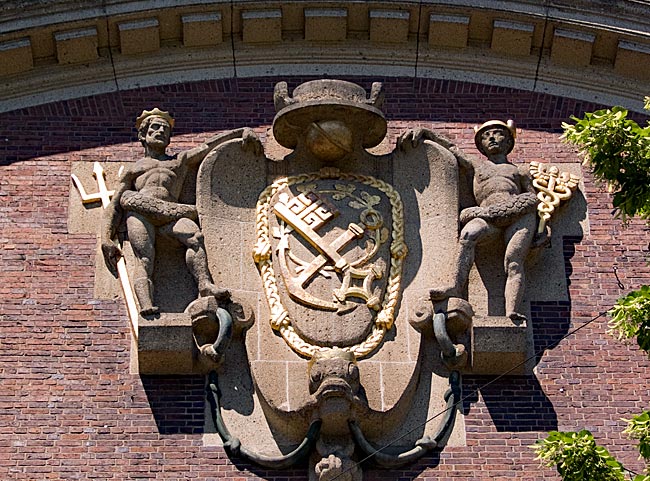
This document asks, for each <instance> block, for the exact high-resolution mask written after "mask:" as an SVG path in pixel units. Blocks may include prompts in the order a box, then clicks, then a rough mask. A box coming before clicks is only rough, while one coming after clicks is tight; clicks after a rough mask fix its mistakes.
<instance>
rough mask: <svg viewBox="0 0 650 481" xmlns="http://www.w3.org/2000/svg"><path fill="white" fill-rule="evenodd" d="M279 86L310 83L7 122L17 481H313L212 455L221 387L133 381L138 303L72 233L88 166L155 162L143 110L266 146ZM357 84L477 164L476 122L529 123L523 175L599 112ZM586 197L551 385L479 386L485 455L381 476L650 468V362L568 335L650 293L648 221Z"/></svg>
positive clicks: (472, 383) (542, 309)
mask: <svg viewBox="0 0 650 481" xmlns="http://www.w3.org/2000/svg"><path fill="white" fill-rule="evenodd" d="M278 80H288V81H289V85H290V88H293V87H295V86H296V85H298V84H299V83H300V82H302V81H304V80H306V79H303V78H291V79H274V78H257V79H245V80H224V81H211V82H198V83H188V84H182V85H174V86H164V87H155V88H146V89H140V90H132V91H127V92H120V93H117V94H110V95H99V96H94V97H89V98H83V99H77V100H71V101H65V102H57V103H53V104H49V105H44V106H39V107H33V108H28V109H24V110H20V111H15V112H9V113H5V114H2V115H0V386H1V387H0V389H1V391H0V479H8V480H14V479H15V480H41V479H81V480H86V479H99V480H103V479H111V480H124V479H167V480H176V479H179V480H180V479H183V480H186V479H201V480H204V479H219V480H221V481H235V480H242V479H257V478H264V479H273V480H278V481H279V480H289V479H292V480H293V479H296V480H297V479H306V469H305V468H304V467H302V468H298V469H296V470H293V471H289V472H269V471H266V470H263V469H259V468H257V467H252V466H248V465H246V464H244V463H242V462H240V461H239V460H235V462H234V464H233V462H231V461H229V460H228V459H227V457H226V456H225V454H224V452H223V450H222V449H220V448H216V447H203V446H202V440H201V433H202V431H203V425H204V419H203V416H204V414H203V413H204V393H203V383H204V380H203V378H201V377H191V376H187V377H175V376H165V377H156V376H142V377H141V376H138V375H131V374H129V349H130V338H129V336H130V334H129V327H128V322H127V318H126V313H125V309H124V306H123V304H122V302H121V300H119V299H118V300H114V301H106V300H97V299H94V298H93V276H94V267H93V263H94V259H95V257H94V255H95V238H94V236H93V235H80V234H75V235H73V234H69V233H68V230H67V217H68V212H67V210H68V196H69V193H70V188H71V187H70V179H69V174H70V165H71V162H73V161H79V160H83V161H88V162H91V161H94V160H113V161H125V160H129V159H132V158H134V157H135V156H136V155H140V146H139V144H138V143H137V142H136V138H135V131H134V128H133V122H134V118H135V117H136V115H137V114H139V112H140V111H141V110H142V109H143V108H151V107H153V106H159V107H160V108H162V109H166V110H170V111H171V112H173V114H174V115H175V117H176V122H177V124H176V125H177V128H176V131H175V135H176V141H175V143H174V142H173V143H172V147H171V148H172V150H174V149H180V148H183V147H187V146H189V145H194V144H196V142H198V141H199V140H200V139H203V138H205V137H206V136H207V135H208V134H210V133H213V132H216V131H220V130H227V129H230V128H235V127H240V126H245V125H248V126H252V127H259V128H258V132H259V133H260V134H264V132H265V130H266V127H268V126H269V125H270V124H271V122H272V119H273V116H274V114H275V112H274V109H273V102H272V92H273V86H274V84H275V82H276V81H278ZM350 80H353V81H356V82H358V83H361V84H362V85H364V86H365V87H366V88H369V87H370V83H371V82H372V81H376V80H383V81H384V83H385V90H386V99H387V100H386V105H385V112H386V114H387V117H388V118H389V120H390V122H391V124H390V125H391V130H390V133H391V135H392V136H393V138H394V137H395V136H396V135H397V134H398V133H399V131H400V130H401V129H403V128H404V127H405V126H407V125H422V126H428V127H432V128H436V129H441V130H444V132H445V133H446V134H447V135H448V136H450V137H451V138H452V139H453V140H455V141H456V142H457V143H458V144H459V146H460V147H461V148H463V149H466V150H468V151H471V150H473V149H474V146H473V141H472V130H471V126H472V125H473V124H475V123H480V122H482V121H484V120H487V119H489V118H500V119H506V118H513V119H515V120H516V122H517V124H518V127H520V128H521V129H523V131H522V133H521V134H520V137H519V142H518V144H517V147H516V148H515V151H514V152H513V154H512V156H511V157H512V158H513V159H516V160H517V161H522V162H529V161H531V160H546V161H552V162H555V163H562V162H575V161H576V155H575V154H574V152H573V150H572V149H571V148H570V147H568V146H566V145H563V144H560V143H559V141H558V138H557V137H558V133H559V129H560V124H561V122H562V121H563V120H566V119H567V118H568V117H569V116H570V115H572V114H580V113H581V112H582V111H585V110H593V109H596V108H598V106H597V105H595V104H588V103H585V102H580V101H575V100H571V99H565V98H559V97H554V96H549V95H544V94H537V93H529V92H523V91H517V90H513V89H507V88H497V87H491V86H483V85H476V84H471V83H462V82H450V81H433V80H413V79H394V78H387V79H377V78H352V79H350ZM584 194H585V196H586V198H587V201H588V205H589V211H588V219H589V224H590V231H589V232H588V233H586V234H585V235H584V237H583V238H565V239H564V240H563V242H564V251H565V261H566V262H565V264H566V271H567V276H568V279H569V283H570V284H569V301H568V302H567V301H566V300H558V301H557V302H544V303H541V302H533V305H532V310H533V324H534V336H535V343H536V348H537V349H541V350H542V352H541V354H540V357H539V363H538V365H537V368H536V372H535V375H532V376H518V377H509V378H506V379H498V380H496V381H495V380H494V378H492V377H485V376H466V377H465V378H464V384H463V389H464V395H466V396H467V399H466V400H465V402H464V405H463V410H464V412H465V414H466V431H467V446H466V447H453V448H451V447H450V448H446V449H444V450H443V451H442V453H435V454H432V455H430V456H428V457H426V458H424V459H423V460H421V461H420V462H419V463H417V464H415V465H413V466H410V467H407V468H406V469H403V470H399V471H392V472H391V471H383V470H372V469H370V470H368V471H366V473H367V479H368V480H383V479H386V480H391V481H394V480H395V479H399V480H400V481H402V480H404V481H406V480H412V479H416V478H417V479H423V480H424V479H454V480H475V479H488V478H492V479H506V478H507V479H517V480H531V481H532V480H539V479H557V477H556V476H555V474H554V472H553V470H551V469H543V468H540V467H539V464H538V462H536V461H534V460H533V454H532V451H531V450H530V449H529V448H528V447H527V446H529V445H530V444H532V443H533V442H534V441H535V440H536V439H538V438H539V437H540V436H542V435H543V434H542V432H543V431H547V430H551V429H563V430H574V429H580V428H583V427H585V428H588V429H590V430H592V431H593V432H594V434H595V435H596V437H597V438H598V439H599V440H600V441H601V442H602V443H603V444H604V445H606V446H607V447H608V448H609V449H610V450H611V451H612V452H613V453H614V454H615V455H616V456H618V457H619V459H621V460H622V461H623V462H624V463H625V464H626V466H628V467H629V468H631V469H634V470H635V471H637V472H640V470H641V469H642V464H640V463H639V462H638V461H637V459H636V458H637V455H636V453H635V451H634V449H633V445H632V443H630V442H629V441H628V440H626V439H625V438H624V437H622V436H621V434H620V432H621V430H622V429H623V425H624V423H623V422H622V421H621V420H620V419H621V418H622V417H629V416H630V415H631V414H633V413H636V412H639V411H641V410H642V409H644V408H647V403H648V400H650V392H649V389H648V388H649V384H648V381H647V380H648V367H649V366H650V363H649V362H648V360H647V358H646V357H645V356H644V355H642V354H641V353H640V352H638V350H637V349H635V347H634V346H633V345H632V346H626V345H624V344H622V343H620V342H617V341H615V340H613V339H611V338H610V337H608V336H607V335H606V334H605V330H606V320H605V319H604V318H601V319H599V320H597V321H595V322H593V323H591V324H589V325H588V326H587V327H585V328H584V329H581V330H580V331H578V333H576V334H574V335H572V336H570V337H568V338H566V339H564V340H561V339H562V337H563V336H564V335H565V334H566V333H567V332H569V331H570V330H573V329H575V328H578V327H580V326H582V325H584V324H585V323H586V322H587V321H589V320H590V319H592V318H593V317H594V316H596V315H597V314H598V313H599V312H601V311H603V310H606V309H607V308H609V307H610V306H611V305H612V303H613V302H614V301H615V299H616V298H617V297H618V296H620V295H621V294H622V293H624V292H625V290H627V289H632V288H635V287H637V286H639V285H640V284H642V283H650V268H649V267H648V265H647V264H646V261H647V259H648V257H649V255H648V241H649V240H650V234H649V232H648V228H647V227H646V226H644V225H643V224H642V223H640V222H636V221H634V222H632V223H630V225H629V227H627V228H626V229H624V228H623V227H622V226H621V224H620V222H619V221H617V220H615V219H613V218H612V216H611V214H610V210H611V207H610V206H611V204H610V198H609V196H608V195H607V194H606V193H604V192H603V190H602V189H601V188H600V187H599V186H597V185H595V184H594V183H593V181H592V179H591V178H590V177H589V176H587V178H586V181H585V192H584ZM556 241H557V242H560V240H556ZM614 265H616V266H617V268H618V276H619V278H620V280H621V282H622V283H623V285H624V286H625V289H621V288H619V286H618V284H617V280H616V277H615V275H614V272H613V266H614ZM558 341H559V345H557V346H556V347H555V344H556V343H557V342H558ZM434 422H435V421H434Z"/></svg>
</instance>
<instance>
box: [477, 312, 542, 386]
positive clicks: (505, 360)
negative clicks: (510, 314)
mask: <svg viewBox="0 0 650 481" xmlns="http://www.w3.org/2000/svg"><path fill="white" fill-rule="evenodd" d="M527 331H528V328H527V326H526V323H522V324H520V325H515V324H514V323H513V322H512V321H511V320H510V319H509V318H507V317H502V316H489V317H481V316H475V317H474V319H473V321H472V361H471V362H472V369H471V372H472V374H494V375H500V374H508V375H519V374H524V373H526V363H525V361H526V358H527V357H528V352H529V351H530V350H531V349H529V341H528V332H527Z"/></svg>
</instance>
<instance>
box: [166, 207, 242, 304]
mask: <svg viewBox="0 0 650 481" xmlns="http://www.w3.org/2000/svg"><path fill="white" fill-rule="evenodd" d="M171 234H172V235H173V236H174V237H175V238H176V239H178V240H179V241H180V242H181V244H183V245H184V246H185V247H186V248H187V250H186V251H185V262H186V263H187V267H188V269H189V270H190V273H191V274H192V276H194V280H195V281H196V284H197V285H198V288H199V297H207V296H215V297H216V298H217V299H220V300H225V299H227V298H228V297H229V295H230V294H229V293H228V291H227V290H226V289H219V288H217V287H216V286H215V285H214V284H213V283H212V277H211V276H210V271H209V269H208V257H207V255H206V253H205V246H204V245H203V234H202V233H201V230H200V229H199V226H198V225H196V223H195V222H194V221H193V220H190V219H186V218H183V219H179V220H178V221H176V222H175V223H174V224H173V225H172V226H171Z"/></svg>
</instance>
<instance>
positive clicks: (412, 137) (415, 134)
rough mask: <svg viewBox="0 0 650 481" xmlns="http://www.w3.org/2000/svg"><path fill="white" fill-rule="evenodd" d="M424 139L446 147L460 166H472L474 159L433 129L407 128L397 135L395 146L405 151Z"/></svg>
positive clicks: (413, 147)
mask: <svg viewBox="0 0 650 481" xmlns="http://www.w3.org/2000/svg"><path fill="white" fill-rule="evenodd" d="M425 140H430V141H432V142H435V143H436V144H438V145H441V146H442V147H444V148H445V149H448V150H449V151H450V152H451V153H452V154H454V157H456V160H457V161H458V163H459V164H460V166H461V167H463V168H466V169H473V168H474V160H473V159H472V158H471V157H468V156H466V155H465V154H464V153H463V152H462V151H460V150H459V149H458V147H456V145H455V144H454V143H453V142H452V141H451V140H449V139H448V138H447V137H445V136H444V135H441V134H438V133H436V132H434V131H433V130H429V129H423V128H417V129H409V130H407V131H406V132H404V133H402V134H401V135H400V136H399V137H398V139H397V148H398V149H399V150H401V151H406V150H408V149H416V148H417V147H419V146H420V145H421V144H422V143H423V142H424V141H425Z"/></svg>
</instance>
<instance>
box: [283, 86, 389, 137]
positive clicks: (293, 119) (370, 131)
mask: <svg viewBox="0 0 650 481" xmlns="http://www.w3.org/2000/svg"><path fill="white" fill-rule="evenodd" d="M273 101H274V103H275V110H276V111H277V115H276V116H275V119H274V120H273V135H274V137H275V139H276V140H277V141H278V143H279V144H280V145H283V146H284V147H287V148H290V149H293V148H295V147H296V144H297V143H298V138H299V137H300V136H301V134H302V133H303V132H304V131H305V130H306V129H307V127H309V126H310V125H311V124H312V123H314V122H326V121H332V120H340V121H343V122H345V123H346V124H347V125H348V126H349V127H350V128H351V130H353V131H355V132H360V133H361V135H362V138H361V144H362V145H363V147H365V148H370V147H374V146H376V145H378V144H379V143H380V142H381V141H382V140H383V138H384V137H385V136H386V118H385V117H384V114H383V113H382V111H381V110H379V109H380V107H381V104H382V102H383V91H382V84H381V83H380V82H375V83H373V84H372V90H371V92H370V97H369V98H368V97H366V91H365V89H364V88H363V87H361V86H359V85H357V84H354V83H351V82H345V81H343V80H313V81H311V82H305V83H303V84H301V85H299V86H298V87H296V89H295V90H294V91H293V97H289V92H288V89H287V83H286V82H279V83H278V84H277V85H276V86H275V92H274V94H273Z"/></svg>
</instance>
